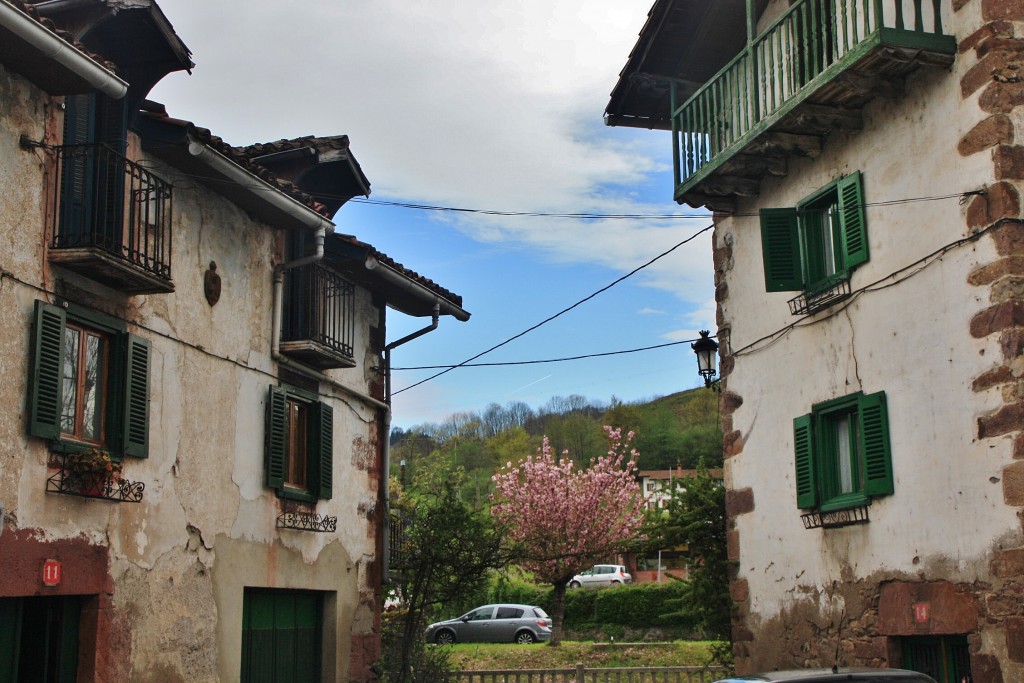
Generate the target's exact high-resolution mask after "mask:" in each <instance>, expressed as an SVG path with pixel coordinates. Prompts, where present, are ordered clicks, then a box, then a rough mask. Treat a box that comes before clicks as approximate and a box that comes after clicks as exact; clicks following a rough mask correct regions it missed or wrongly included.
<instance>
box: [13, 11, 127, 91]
mask: <svg viewBox="0 0 1024 683" xmlns="http://www.w3.org/2000/svg"><path fill="white" fill-rule="evenodd" d="M0 26H3V27H4V28H6V29H7V30H8V31H10V32H11V33H13V34H14V35H16V36H17V37H19V38H21V39H22V40H24V41H25V42H26V43H28V44H29V45H31V46H32V47H33V48H35V49H36V50H37V51H38V52H39V54H40V55H42V56H43V57H45V58H46V59H50V60H53V61H55V62H57V63H58V64H60V65H61V66H63V67H65V68H66V69H68V70H69V71H71V72H72V73H74V74H75V75H76V76H79V77H80V78H81V79H82V80H84V81H85V82H86V83H88V84H89V85H90V86H91V87H92V88H94V89H96V90H98V91H99V92H101V93H103V94H104V95H107V96H108V97H112V98H114V99H121V98H122V97H124V95H125V93H127V92H128V83H127V82H126V81H124V80H122V79H121V78H119V77H118V76H116V75H115V74H114V73H112V72H111V71H109V70H108V69H106V68H105V67H103V66H101V65H100V64H98V63H97V62H96V61H95V60H94V59H92V58H91V57H89V56H87V55H86V54H85V53H83V52H82V51H81V50H79V49H78V48H76V47H75V46H74V45H72V44H71V43H69V42H68V41H66V40H64V39H63V38H61V37H60V36H58V35H57V34H56V33H54V32H53V31H51V30H50V29H48V28H46V27H45V26H43V25H42V24H40V23H39V22H37V21H35V20H34V19H32V18H31V17H30V16H28V15H27V14H25V13H24V12H22V11H21V10H19V9H17V8H15V7H14V6H13V5H11V4H9V3H7V2H5V0H0Z"/></svg>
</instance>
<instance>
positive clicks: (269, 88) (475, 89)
mask: <svg viewBox="0 0 1024 683" xmlns="http://www.w3.org/2000/svg"><path fill="white" fill-rule="evenodd" d="M161 6H162V7H163V9H164V11H165V13H166V14H167V16H168V18H169V19H170V20H171V22H172V23H173V24H174V27H175V29H176V30H177V32H178V33H179V35H180V36H181V37H182V38H183V39H184V41H185V43H186V44H187V45H188V46H189V47H190V48H191V49H192V51H193V59H194V61H195V62H196V64H197V66H196V68H195V70H194V73H193V75H191V76H189V75H186V74H172V75H170V76H168V77H167V78H166V79H164V81H163V82H162V83H161V84H159V85H158V86H157V88H156V89H155V90H154V91H153V93H152V95H151V97H152V98H153V99H156V100H158V101H161V102H163V103H165V104H166V105H167V107H168V111H169V113H170V114H171V115H172V116H175V117H179V118H184V119H188V120H191V121H193V122H195V123H196V124H197V125H200V126H203V127H207V128H210V129H211V130H212V131H213V133H214V134H216V135H219V136H221V137H222V138H224V140H225V141H226V142H228V143H229V144H233V145H244V144H250V143H253V142H266V141H271V140H277V139H281V138H292V137H298V136H301V135H310V134H313V135H337V134H342V133H344V134H347V135H349V137H350V139H351V146H352V151H353V153H354V154H355V156H356V158H357V159H358V160H359V162H360V164H361V165H362V167H363V170H364V172H365V173H366V175H367V176H368V178H369V179H370V182H371V184H372V194H371V197H370V198H371V199H372V200H374V201H385V202H387V201H393V202H412V203H417V204H428V205H434V206H450V207H460V208H471V209H481V210H499V211H513V212H541V213H596V214H640V215H645V216H649V215H665V214H678V215H693V214H695V213H696V212H694V211H693V210H691V209H690V208H689V207H680V206H677V205H676V204H675V203H673V202H672V199H671V196H672V179H671V168H670V159H669V154H670V150H671V146H670V140H669V137H668V135H667V134H666V133H663V132H652V131H637V130H630V129H619V128H608V127H606V126H604V125H603V122H602V119H601V117H602V113H603V111H604V107H605V105H606V104H607V99H608V93H609V92H610V90H611V88H612V87H613V85H614V84H615V81H616V78H617V75H618V72H619V70H620V69H621V68H622V66H623V65H624V64H625V60H626V57H627V55H628V54H629V51H630V49H631V48H632V46H633V43H634V42H635V40H636V35H637V33H638V32H639V30H640V28H641V27H642V26H643V22H644V20H645V19H646V12H647V10H648V9H649V5H648V4H647V3H646V2H641V3H638V4H636V5H635V6H633V5H632V4H631V3H621V2H617V1H615V0H559V2H554V3H552V2H551V1H550V0H501V1H499V2H494V3H480V4H479V6H475V5H468V6H467V3H458V2H455V0H433V1H432V2H429V3H428V2H425V1H417V0H373V1H372V2H369V1H361V0H346V1H345V2H340V3H253V2H243V1H242V0H218V2H216V3H209V2H206V1H204V0H164V2H162V3H161ZM225 27H230V28H225ZM335 222H336V223H337V225H338V229H339V230H340V231H342V232H345V233H350V234H355V235H356V236H357V237H358V238H359V239H361V240H364V241H367V242H370V243H371V244H373V245H374V246H375V247H377V248H378V249H380V250H382V251H384V252H385V253H387V254H388V255H389V256H391V257H392V258H394V259H396V260H397V261H399V262H400V263H402V264H403V265H405V266H406V267H408V268H411V269H413V270H415V271H416V272H418V273H420V274H422V275H425V276H427V277H429V278H431V279H433V280H434V281H436V282H438V283H440V284H441V285H443V286H444V287H447V288H448V289H451V290H453V291H455V292H457V293H459V294H461V295H462V296H463V298H464V306H465V308H466V309H467V310H469V311H470V312H471V313H472V318H471V320H470V321H469V322H467V323H459V322H457V321H455V320H454V319H452V318H443V319H442V322H441V325H440V328H439V329H438V330H437V331H435V332H433V333H431V334H429V335H426V336H424V337H421V338H419V339H417V340H415V341H413V342H411V343H410V344H408V345H405V346H403V347H400V348H398V349H396V350H395V352H394V354H393V357H392V363H393V365H394V366H395V367H412V366H421V365H443V364H453V363H458V362H461V361H463V360H466V359H467V358H469V357H471V356H473V355H476V354H477V353H479V352H481V351H483V350H485V349H487V348H489V347H491V346H493V345H495V344H497V343H499V342H501V341H503V340H505V339H507V338H509V337H511V336H513V335H515V334H518V333H519V332H521V331H523V330H524V329H526V328H528V327H530V326H532V325H534V324H536V323H538V322H540V321H541V320H543V319H544V318H547V317H548V316H550V315H552V314H554V313H556V312H558V311H560V310H561V309H563V308H565V307H567V306H569V305H571V304H573V303H575V302H576V301H578V300H580V299H582V298H584V297H586V296H588V295H590V294H591V293H592V292H594V291H596V290H598V289H600V288H602V287H604V286H606V285H608V284H609V283H611V282H612V281H614V280H615V279H617V278H619V277H621V276H622V275H624V274H625V273H627V272H629V271H630V270H632V269H633V268H635V267H637V266H639V265H641V264H642V263H644V262H646V261H648V260H649V259H651V258H653V257H654V256H656V255H658V254H659V253H662V252H664V251H666V250H667V249H669V248H670V247H671V246H672V245H674V244H676V243H678V242H681V241H682V240H684V239H686V238H687V237H689V236H691V235H693V234H694V233H696V232H697V231H699V230H700V229H701V228H703V227H705V226H706V225H708V224H709V223H710V217H708V216H699V217H697V218H689V219H684V218H676V219H670V220H656V219H602V220H588V221H584V220H579V219H568V218H555V217H495V216H482V215H477V214H463V213H460V214H453V213H444V212H430V211H421V210H410V209H405V208H399V207H394V206H384V205H378V204H365V203H363V204H361V203H358V202H350V203H349V204H347V205H346V206H345V207H343V208H342V210H341V211H340V212H339V213H338V215H337V216H336V217H335ZM713 322H714V302H713V286H712V268H711V247H710V238H709V234H708V233H704V234H703V235H701V236H699V237H698V238H696V239H695V240H694V241H693V242H691V243H689V244H687V245H685V246H683V247H681V248H679V249H678V250H677V251H675V252H673V253H672V254H671V255H669V256H667V257H665V258H664V259H661V260H660V261H658V262H657V264H655V265H653V266H651V267H650V268H647V269H645V270H643V271H642V272H640V273H638V274H636V275H634V276H633V277H632V278H630V279H628V280H626V281H624V282H622V283H621V284H619V285H617V286H616V287H614V288H612V289H611V290H609V291H608V292H605V293H603V294H601V295H600V296H598V297H596V298H595V299H593V300H591V301H589V302H587V303H585V304H583V305H582V306H580V307H579V308H577V309H575V310H573V311H571V312H569V313H567V314H566V315H564V316H562V317H560V318H558V319H557V320H555V321H553V322H551V323H548V324H547V325H545V326H543V327H541V328H540V329H538V330H536V331H534V332H531V333H530V334H528V335H526V336H524V337H523V338H521V339H518V340H516V341H515V342H513V343H511V344H509V345H507V346H505V347H503V348H501V349H499V350H497V351H495V352H493V353H491V354H488V355H487V356H484V357H483V358H481V359H480V361H481V362H483V361H487V362H501V361H524V360H535V359H547V358H557V357H564V356H574V355H582V354H589V353H604V352H609V351H619V350H624V349H631V348H638V347H645V346H652V345H656V344H661V343H665V342H667V341H677V340H681V339H689V338H693V337H694V336H696V331H697V330H699V329H708V328H709V327H711V328H712V329H713ZM424 324H425V321H424V320H421V319H410V318H405V317H403V316H401V315H400V314H397V313H394V312H392V313H391V314H390V315H389V330H388V339H389V341H390V340H394V339H397V338H399V337H401V336H403V335H405V334H407V333H408V332H410V331H412V330H415V329H418V328H420V327H422V326H423V325H424ZM695 368H696V363H695V361H694V358H693V354H692V352H691V351H690V349H689V347H688V346H686V345H680V346H675V347H669V348H667V349H661V350H656V351H647V352H641V353H636V354H628V355H620V356H613V357H610V358H598V359H591V360H582V361H573V362H566V363H551V364H544V365H530V366H515V367H498V368H463V369H457V370H455V371H452V372H450V373H448V374H446V375H444V376H443V377H440V378H438V379H436V380H433V381H431V382H428V383H426V384H423V385H421V386H418V387H415V388H413V389H410V390H409V391H404V392H400V393H397V394H396V395H395V397H394V424H396V425H398V426H403V427H410V426H413V425H415V424H419V423H422V422H427V421H440V420H442V419H444V417H445V416H447V415H448V414H450V413H452V412H456V411H472V410H481V409H483V408H484V407H485V406H486V405H487V404H488V403H491V402H497V403H501V404H504V403H507V402H508V401H512V400H517V401H519V400H521V401H525V402H526V403H529V404H530V405H532V406H534V407H535V408H536V407H539V406H540V405H542V404H544V403H545V402H546V401H547V400H548V399H549V398H550V397H551V396H557V395H561V396H565V395H569V394H582V395H584V396H587V397H589V398H592V399H594V400H599V401H607V400H608V399H610V398H611V396H613V395H614V396H616V397H618V398H620V399H622V400H627V401H628V400H636V399H641V398H649V397H653V396H660V395H664V394H668V393H672V392H675V391H680V390H682V389H687V388H690V387H693V386H697V385H698V383H699V382H700V378H699V377H698V376H697V374H696V370H695ZM430 374H433V373H432V372H431V371H395V372H394V373H393V388H394V390H395V391H396V392H397V391H399V390H401V389H402V388H404V387H406V386H409V385H410V384H413V383H415V382H417V381H419V380H421V379H423V378H425V377H427V376H429V375H430Z"/></svg>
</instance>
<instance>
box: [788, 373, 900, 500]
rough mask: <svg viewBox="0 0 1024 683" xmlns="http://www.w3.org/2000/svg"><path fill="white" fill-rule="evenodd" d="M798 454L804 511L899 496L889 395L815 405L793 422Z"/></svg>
mask: <svg viewBox="0 0 1024 683" xmlns="http://www.w3.org/2000/svg"><path fill="white" fill-rule="evenodd" d="M793 449H794V461H795V465H796V473H795V481H796V498H797V507H799V508H800V509H804V510H806V509H814V508H816V509H819V510H821V511H823V512H828V511H832V510H841V509H843V508H847V507H853V506H856V505H864V504H866V503H868V502H869V500H870V499H871V498H872V497H876V496H886V495H891V494H892V493H893V490H894V488H893V475H892V455H891V448H890V443H889V419H888V412H887V410H886V403H885V392H878V393H876V394H862V393H859V392H858V393H856V394H851V395H850V396H844V397H842V398H838V399H834V400H832V401H826V402H824V403H819V404H817V405H815V406H813V410H812V412H810V413H808V414H807V415H801V416H800V417H797V418H795V419H794V420H793Z"/></svg>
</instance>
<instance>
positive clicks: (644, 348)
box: [391, 335, 716, 371]
mask: <svg viewBox="0 0 1024 683" xmlns="http://www.w3.org/2000/svg"><path fill="white" fill-rule="evenodd" d="M712 336H716V335H712ZM695 341H697V340H696V339H683V340H682V341H674V342H666V343H664V344H655V345H654V346H642V347H640V348H638V349H624V350H621V351H604V352H602V353H587V354H583V355H580V356H566V357H564V358H545V359H542V360H511V361H500V362H495V363H460V364H459V365H420V366H416V367H408V368H391V370H392V371H398V370H441V369H444V368H453V369H454V368H456V367H460V368H495V367H502V366H506V365H540V364H542V363H565V362H567V361H572V360H585V359H587V358H604V357H605V356H621V355H623V354H626V353H639V352H641V351H654V350H655V349H664V348H666V347H669V346H679V345H680V344H692V343H693V342H695Z"/></svg>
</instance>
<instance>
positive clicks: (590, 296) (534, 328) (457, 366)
mask: <svg viewBox="0 0 1024 683" xmlns="http://www.w3.org/2000/svg"><path fill="white" fill-rule="evenodd" d="M714 227H715V226H714V224H713V223H712V224H711V225H708V226H705V227H704V228H701V229H700V230H698V231H697V232H695V233H694V234H692V235H690V236H689V237H687V238H686V239H685V240H683V241H682V242H678V243H677V244H675V245H674V246H672V247H671V248H669V249H667V250H666V251H663V252H662V253H660V254H658V255H657V256H655V257H654V258H652V259H651V260H650V261H647V262H646V263H644V264H642V265H639V266H637V267H636V268H634V269H633V270H631V271H629V272H628V273H626V274H625V275H623V276H622V277H620V278H617V279H615V280H613V281H612V282H611V283H610V284H608V285H605V286H604V287H602V288H601V289H599V290H597V291H596V292H594V293H592V294H589V295H587V296H585V297H583V298H582V299H580V300H579V301H577V302H576V303H574V304H572V305H571V306H568V307H567V308H563V309H562V310H561V311H559V312H558V313H555V314H554V315H551V316H548V317H547V318H545V319H544V320H541V321H540V322H539V323H537V324H536V325H533V326H531V327H528V328H526V329H525V330H523V331H522V332H520V333H518V334H516V335H513V336H511V337H509V338H508V339H506V340H505V341H502V342H499V343H497V344H495V345H494V346H492V347H490V348H489V349H487V350H485V351H481V352H480V353H478V354H476V355H475V356H473V357H471V358H467V359H466V360H464V361H462V362H461V363H458V364H456V365H453V366H451V367H448V368H445V369H444V370H442V371H441V372H437V373H435V374H433V375H431V376H430V377H427V378H426V379H422V380H420V381H419V382H416V383H415V384H410V385H409V386H407V387H404V388H402V389H399V390H398V391H395V392H392V394H391V395H392V396H397V395H398V394H400V393H402V392H403V391H409V390H410V389H412V388H414V387H418V386H420V385H421V384H425V383H427V382H429V381H431V380H434V379H437V378H438V377H440V376H441V375H445V374H447V373H449V372H451V371H452V370H454V369H456V368H461V367H463V366H464V365H466V364H467V363H471V362H473V361H475V360H476V359H477V358H480V357H481V356H484V355H486V354H488V353H490V352H491V351H494V350H496V349H500V348H501V347H502V346H505V345H506V344H510V343H511V342H513V341H515V340H516V339H519V338H520V337H522V336H524V335H526V334H529V333H530V332H533V331H534V330H536V329H537V328H539V327H541V326H543V325H546V324H548V323H549V322H551V321H552V320H554V319H556V318H558V317H560V316H562V315H565V314H566V313H568V312H569V311H571V310H573V309H574V308H576V307H578V306H581V305H582V304H584V303H586V302H587V301H590V300H591V299H593V298H594V297H596V296H597V295H599V294H602V293H604V292H606V291H608V290H609V289H611V288H612V287H614V286H615V285H617V284H619V283H620V282H622V281H623V280H626V279H627V278H630V277H632V276H633V275H635V274H637V273H639V272H640V271H641V270H643V269H644V268H647V267H648V266H650V265H651V264H653V263H655V262H656V261H658V260H659V259H662V258H664V257H666V256H668V255H669V254H671V253H672V252H673V251H675V250H676V249H678V248H679V247H681V246H683V245H684V244H686V243H688V242H691V241H693V240H695V239H697V237H698V236H700V235H702V234H704V233H705V232H707V231H708V230H711V229H712V228H714Z"/></svg>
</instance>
